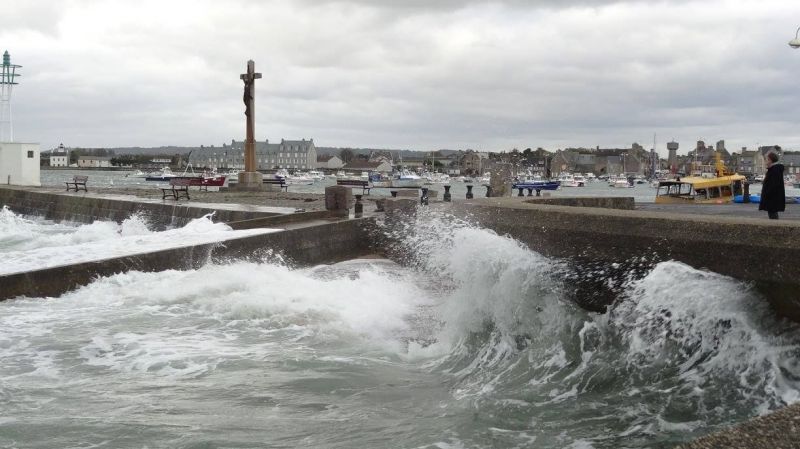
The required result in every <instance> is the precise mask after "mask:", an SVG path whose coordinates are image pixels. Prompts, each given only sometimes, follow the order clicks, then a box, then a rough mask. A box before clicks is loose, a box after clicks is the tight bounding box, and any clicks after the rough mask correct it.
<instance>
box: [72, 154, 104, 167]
mask: <svg viewBox="0 0 800 449" xmlns="http://www.w3.org/2000/svg"><path fill="white" fill-rule="evenodd" d="M78 167H80V168H97V167H111V158H110V157H106V156H78Z"/></svg>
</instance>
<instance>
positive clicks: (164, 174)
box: [144, 167, 178, 181]
mask: <svg viewBox="0 0 800 449" xmlns="http://www.w3.org/2000/svg"><path fill="white" fill-rule="evenodd" d="M177 177H178V175H176V174H175V173H173V172H172V170H171V169H170V168H169V167H164V168H162V169H161V171H158V172H152V173H149V174H148V175H147V176H145V178H144V180H145V181H169V180H170V179H172V178H177Z"/></svg>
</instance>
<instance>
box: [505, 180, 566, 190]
mask: <svg viewBox="0 0 800 449" xmlns="http://www.w3.org/2000/svg"><path fill="white" fill-rule="evenodd" d="M560 186H561V182H560V181H544V180H533V179H526V180H524V181H519V182H515V183H514V184H512V185H511V188H512V189H532V190H558V188H559V187H560Z"/></svg>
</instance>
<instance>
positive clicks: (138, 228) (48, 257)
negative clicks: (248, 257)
mask: <svg viewBox="0 0 800 449" xmlns="http://www.w3.org/2000/svg"><path fill="white" fill-rule="evenodd" d="M212 216H213V213H212V214H207V215H205V216H203V217H201V218H197V219H194V220H192V221H190V222H189V223H187V224H186V225H185V226H184V227H182V228H178V229H170V230H167V231H161V232H156V231H151V230H150V224H149V223H148V221H147V219H146V218H145V217H144V216H143V215H141V214H134V215H132V216H131V217H129V218H127V219H125V220H123V221H122V223H119V224H118V223H115V222H113V221H95V222H93V223H91V224H69V223H66V224H65V223H61V224H56V223H52V222H49V221H46V220H41V219H30V218H25V217H21V216H18V215H16V214H14V213H13V212H12V211H11V210H9V209H8V208H7V207H5V206H4V207H3V209H2V210H0V232H2V233H1V234H0V254H2V256H3V257H2V258H0V274H10V273H17V272H24V271H29V270H36V269H41V268H47V267H54V266H58V265H63V264H67V263H79V262H87V261H91V260H100V259H105V258H109V257H119V256H126V255H131V254H137V253H142V252H148V251H157V250H160V249H166V248H172V247H176V246H183V245H198V244H203V243H212V242H217V241H220V240H224V239H226V238H234V237H242V236H247V235H256V234H263V233H268V232H275V231H277V230H275V229H254V230H245V231H233V230H232V229H231V228H230V227H229V226H227V225H225V224H224V223H213V222H212V220H211V218H212ZM176 242H178V243H176Z"/></svg>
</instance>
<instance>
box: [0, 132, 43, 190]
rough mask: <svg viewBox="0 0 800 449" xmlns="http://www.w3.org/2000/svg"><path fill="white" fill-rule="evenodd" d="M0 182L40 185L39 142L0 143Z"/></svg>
mask: <svg viewBox="0 0 800 449" xmlns="http://www.w3.org/2000/svg"><path fill="white" fill-rule="evenodd" d="M0 183H3V184H11V185H18V186H40V185H42V183H41V180H40V178H39V144H38V143H20V142H2V143H0Z"/></svg>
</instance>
